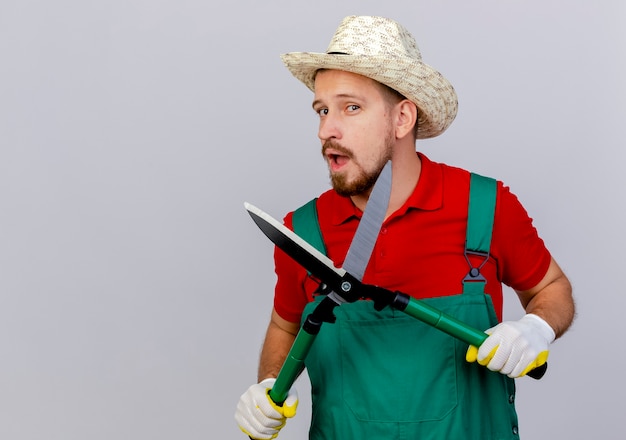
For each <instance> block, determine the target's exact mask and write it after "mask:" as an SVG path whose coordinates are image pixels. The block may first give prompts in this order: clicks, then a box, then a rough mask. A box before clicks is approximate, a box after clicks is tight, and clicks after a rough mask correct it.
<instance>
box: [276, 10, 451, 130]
mask: <svg viewBox="0 0 626 440" xmlns="http://www.w3.org/2000/svg"><path fill="white" fill-rule="evenodd" d="M281 58H282V60H283V62H284V63H285V65H286V66H287V68H288V69H289V71H291V73H292V74H293V75H294V76H295V77H296V78H298V79H299V80H300V81H302V82H303V83H304V84H305V85H306V86H307V87H308V88H309V89H311V90H315V74H316V72H317V71H318V70H320V69H333V70H344V71H347V72H352V73H357V74H359V75H363V76H366V77H368V78H371V79H373V80H375V81H378V82H380V83H382V84H385V85H387V86H389V87H391V88H392V89H394V90H396V91H398V92H400V93H401V94H402V95H404V96H405V97H406V98H408V99H409V100H411V101H412V102H414V103H415V104H416V105H417V107H418V108H419V109H420V113H421V115H420V118H419V119H418V128H417V138H418V139H426V138H432V137H435V136H438V135H439V134H441V133H443V132H444V131H445V130H446V129H447V128H448V127H449V126H450V124H451V123H452V121H453V120H454V118H455V116H456V112H457V108H458V101H457V96H456V92H455V91H454V88H453V87H452V85H451V84H450V83H449V82H448V80H446V79H445V78H444V77H443V76H442V75H441V74H440V73H439V72H437V71H436V70H435V69H433V68H432V67H430V66H429V65H427V64H424V63H423V62H422V55H421V54H420V51H419V48H418V47H417V43H416V42H415V39H414V38H413V36H411V34H410V33H409V32H408V31H407V30H406V29H405V28H404V27H403V26H402V25H400V24H399V23H397V22H395V21H393V20H390V19H388V18H383V17H364V16H350V17H346V18H344V19H343V21H342V22H341V24H340V26H339V28H338V29H337V31H336V32H335V35H334V36H333V38H332V40H331V41H330V44H329V45H328V49H327V50H326V53H313V52H291V53H287V54H283V55H281Z"/></svg>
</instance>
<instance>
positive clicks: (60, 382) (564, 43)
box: [0, 0, 626, 440]
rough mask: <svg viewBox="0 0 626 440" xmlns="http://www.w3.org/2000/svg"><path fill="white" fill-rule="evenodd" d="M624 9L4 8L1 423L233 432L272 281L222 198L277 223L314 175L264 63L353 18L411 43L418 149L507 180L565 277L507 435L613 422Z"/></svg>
mask: <svg viewBox="0 0 626 440" xmlns="http://www.w3.org/2000/svg"><path fill="white" fill-rule="evenodd" d="M383 3H384V5H383ZM625 5H626V3H624V2H623V1H621V0H615V1H608V0H607V1H594V2H590V1H580V0H568V1H566V0H561V1H556V0H555V1H551V0H527V1H496V0H474V1H471V2H468V1H452V0H446V1H438V2H434V1H426V0H413V1H410V2H408V1H407V2H393V1H389V2H381V1H380V0H378V1H367V0H366V1H364V0H361V1H356V0H352V1H341V2H339V1H326V0H323V1H318V2H296V1H288V0H283V1H271V0H268V1H265V2H256V1H252V0H245V1H233V2H210V1H200V0H176V1H174V0H107V1H104V0H103V1H88V0H87V1H86V0H73V1H72V0H57V1H55V2H50V1H44V0H2V2H1V3H0V438H2V439H7V440H8V439H11V440H26V439H28V440H30V439H46V440H74V439H76V440H79V439H80V440H84V439H90V440H98V439H103V440H104V439H106V440H110V439H116V440H120V439H133V440H135V439H216V438H219V439H241V438H245V436H243V434H242V433H241V432H239V430H238V428H237V427H236V424H235V422H234V420H233V413H234V409H235V405H236V402H237V399H238V397H239V395H240V394H241V393H242V392H243V391H244V390H245V389H246V388H247V387H248V386H249V385H250V384H251V383H252V382H253V381H254V380H255V376H256V364H257V358H258V352H259V348H260V344H261V341H262V338H263V333H264V331H265V326H266V323H267V321H268V318H269V312H270V308H271V304H272V295H273V294H272V291H273V283H274V274H273V266H272V265H273V262H272V246H271V244H270V243H269V241H268V240H267V239H266V238H265V237H264V236H263V235H262V234H261V232H260V231H259V230H258V229H257V228H256V226H254V224H253V223H252V222H251V220H250V219H249V218H248V216H247V214H246V212H245V210H244V209H243V202H244V201H249V202H251V203H254V204H256V205H258V206H260V207H262V208H263V209H264V210H266V211H268V212H269V213H270V214H272V215H274V216H275V217H278V218H282V216H283V215H284V214H285V212H287V211H289V210H291V209H293V208H295V207H297V206H299V205H300V204H301V203H304V202H306V201H307V200H309V199H310V198H311V197H313V196H315V195H317V194H319V193H321V192H322V191H324V190H325V189H326V188H327V187H328V179H327V171H326V169H325V165H324V163H323V161H322V160H321V157H320V155H319V144H318V140H317V138H316V125H317V119H316V116H315V114H314V113H313V112H312V111H311V109H310V103H311V99H312V94H311V93H310V92H309V91H308V90H307V89H306V88H305V87H304V86H303V85H302V84H300V83H299V82H298V81H297V80H295V79H294V78H293V77H292V76H291V75H290V74H289V72H288V71H287V70H286V69H285V68H284V67H283V65H282V63H281V61H280V59H279V54H280V53H283V52H290V51H317V52H323V51H324V50H325V49H326V46H327V44H328V42H329V41H330V38H331V36H332V34H333V33H334V31H335V29H336V27H337V26H338V24H339V23H340V21H341V19H342V18H343V17H344V16H346V15H351V14H357V15H383V16H387V17H391V18H395V19H397V20H399V21H400V22H401V23H403V24H404V25H405V26H406V27H407V28H408V29H409V30H410V31H411V32H412V33H413V35H414V36H415V37H416V39H417V41H418V44H419V46H420V49H421V51H422V55H423V57H424V60H425V61H426V62H427V63H428V64H431V65H433V66H434V67H435V68H436V69H438V70H439V71H441V72H442V73H443V74H444V75H445V76H446V77H447V78H448V79H449V80H450V81H451V82H452V84H453V85H454V86H455V88H456V90H457V92H458V96H459V103H460V107H459V114H458V117H457V119H456V121H455V122H454V123H453V125H452V127H451V128H450V129H449V130H448V131H447V132H446V133H445V134H444V135H442V136H440V137H439V138H436V139H434V140H428V141H422V142H419V143H418V149H419V150H421V151H423V152H425V153H426V154H427V155H428V156H429V157H430V158H431V159H433V160H435V161H440V162H446V163H449V164H451V165H457V166H461V167H464V168H467V169H471V170H473V171H476V172H480V173H482V174H487V175H491V176H494V177H497V178H499V179H501V180H503V181H504V182H505V183H506V184H507V185H509V186H510V187H511V188H512V190H513V192H515V193H516V194H517V195H518V196H519V197H520V199H521V200H522V202H523V203H524V204H525V206H526V208H527V209H528V211H529V212H530V214H531V216H532V217H533V218H534V219H535V224H536V226H537V227H538V228H539V230H540V232H541V234H542V236H543V238H544V239H545V241H546V242H547V244H548V246H549V247H550V249H551V250H552V252H553V254H554V256H555V257H556V259H557V260H558V261H559V263H560V264H561V265H562V267H563V268H564V270H565V271H566V273H567V274H568V275H569V277H570V279H571V281H572V283H573V286H574V289H575V295H576V300H577V303H578V313H579V316H578V319H577V321H576V323H575V325H574V326H573V327H572V329H571V331H570V332H569V333H568V334H567V335H566V337H564V338H563V339H562V340H560V341H558V342H557V343H556V344H555V345H554V346H553V349H552V352H551V358H550V368H549V372H548V374H547V376H546V377H545V378H544V379H543V380H541V381H534V380H531V379H522V380H519V381H518V410H519V415H520V419H521V434H522V437H523V438H525V439H536V440H537V439H563V438H591V437H595V438H603V439H621V438H623V428H622V425H623V420H621V418H623V396H624V394H625V392H626V388H625V386H624V384H623V375H624V366H625V365H626V358H625V355H624V350H623V348H624V341H623V338H624V330H623V328H624V327H623V319H622V317H623V315H624V309H625V306H626V293H625V292H624V283H625V282H624V273H625V269H626V267H625V266H626V264H625V263H626V258H625V255H626V240H625V238H624V233H623V228H624V224H626V209H625V202H624V188H625V184H626V177H625V176H624V172H623V166H624V165H623V164H624V159H625V158H626V154H625V153H624V150H623V146H624V140H623V134H622V132H623V130H624V124H625V123H624V121H625V117H626V110H625V105H624V98H625V97H626V87H625V86H624V82H623V78H625V77H626V57H625V47H626V45H625V43H626V37H625V36H626V32H625V31H624V22H625V19H626V8H625ZM506 295H507V296H506V301H507V306H506V315H507V316H509V317H519V315H520V313H521V309H520V307H519V305H518V303H517V300H516V298H515V297H514V295H513V294H512V293H511V292H510V291H508V292H507V293H506ZM297 387H298V389H299V391H300V396H301V402H302V403H301V408H300V411H299V413H298V414H297V415H296V418H295V419H293V420H291V421H290V422H289V424H288V426H287V427H286V428H285V429H284V431H283V432H282V433H281V436H280V438H281V439H284V440H287V439H302V438H305V436H306V430H307V426H308V422H309V412H310V398H309V390H308V383H307V382H306V379H300V380H299V381H298V383H297ZM486 417H488V415H486Z"/></svg>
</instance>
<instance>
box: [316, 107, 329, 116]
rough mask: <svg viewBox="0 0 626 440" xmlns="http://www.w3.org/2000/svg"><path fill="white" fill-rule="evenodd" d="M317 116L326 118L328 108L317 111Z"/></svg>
mask: <svg viewBox="0 0 626 440" xmlns="http://www.w3.org/2000/svg"><path fill="white" fill-rule="evenodd" d="M316 112H317V114H318V115H320V116H326V115H327V114H328V109H327V108H320V109H317V110H316Z"/></svg>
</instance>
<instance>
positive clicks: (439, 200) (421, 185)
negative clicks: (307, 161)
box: [332, 153, 443, 225]
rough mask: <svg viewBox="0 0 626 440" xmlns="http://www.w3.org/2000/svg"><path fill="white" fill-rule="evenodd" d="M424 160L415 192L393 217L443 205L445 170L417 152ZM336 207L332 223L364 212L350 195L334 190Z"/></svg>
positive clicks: (339, 222)
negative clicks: (341, 194)
mask: <svg viewBox="0 0 626 440" xmlns="http://www.w3.org/2000/svg"><path fill="white" fill-rule="evenodd" d="M417 154H418V156H419V158H420V160H421V161H422V170H421V173H420V178H419V180H418V181H417V185H416V186H415V189H414V190H413V193H412V194H411V195H410V196H409V198H408V199H407V201H406V202H405V203H404V205H403V206H402V207H401V208H400V209H399V210H398V211H396V212H395V213H394V214H393V217H396V216H400V215H404V214H405V213H406V212H407V211H408V210H409V209H421V210H424V211H434V210H437V209H439V208H441V206H442V205H443V170H442V168H441V166H440V165H439V164H437V163H435V162H432V161H431V160H430V159H428V158H427V157H426V156H425V155H424V154H422V153H417ZM333 194H334V200H333V205H334V209H333V212H332V224H333V225H340V224H342V223H344V222H346V221H348V220H349V219H350V218H352V217H355V218H361V216H362V215H363V212H361V210H360V209H359V208H357V207H356V206H355V205H354V203H352V200H350V198H349V197H343V196H340V195H339V194H337V193H336V192H334V191H333Z"/></svg>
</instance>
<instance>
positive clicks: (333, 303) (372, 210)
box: [245, 162, 547, 406]
mask: <svg viewBox="0 0 626 440" xmlns="http://www.w3.org/2000/svg"><path fill="white" fill-rule="evenodd" d="M390 194H391V162H388V163H387V164H386V165H385V167H384V168H383V170H382V172H381V174H380V175H379V177H378V179H377V181H376V184H375V185H374V187H373V189H372V193H371V194H370V197H369V200H368V203H367V205H366V207H365V210H364V212H363V216H362V218H361V220H360V222H359V226H358V227H357V230H356V232H355V235H354V237H353V239H352V242H351V244H350V247H349V249H348V253H347V255H346V258H345V260H344V264H343V267H341V268H337V267H335V265H334V263H333V261H332V260H330V259H329V258H328V257H327V256H326V255H324V254H323V253H321V252H320V251H318V250H317V249H316V248H314V247H313V246H312V245H310V244H309V243H308V242H306V241H305V240H303V239H302V238H301V237H299V236H298V235H297V234H296V233H294V232H293V231H292V230H290V229H289V228H287V227H286V226H284V225H283V224H282V223H280V222H279V221H277V220H276V219H275V218H273V217H272V216H270V215H269V214H267V213H266V212H264V211H262V210H261V209H259V208H257V207H256V206H254V205H251V204H249V203H245V208H246V210H247V211H248V213H249V214H250V216H251V217H252V219H253V220H254V222H255V223H256V224H257V226H258V227H259V228H260V229H261V231H263V233H264V234H265V235H266V236H267V237H268V238H269V239H270V240H271V241H272V242H273V243H274V244H275V245H276V246H277V247H278V248H280V249H281V250H282V251H284V252H285V253H286V254H287V255H289V256H290V257H291V258H293V259H294V260H295V261H296V262H297V263H298V264H300V265H301V266H302V267H304V268H305V269H306V270H307V271H309V273H310V274H311V275H312V276H314V277H315V278H316V279H317V280H320V288H319V289H318V292H320V293H321V294H323V295H324V298H323V299H322V300H321V301H320V302H319V304H318V305H317V306H316V308H315V309H314V310H313V311H312V312H311V313H310V314H309V315H308V316H307V317H306V319H305V321H304V323H303V324H302V327H301V328H300V331H299V332H298V334H297V336H296V338H295V340H294V343H293V345H292V347H291V349H290V351H289V353H288V355H287V358H286V359H285V362H284V363H283V366H282V368H281V370H280V372H279V374H278V377H277V378H276V382H275V383H274V386H273V387H272V389H271V390H270V392H269V396H270V398H271V399H272V401H274V403H276V404H277V405H279V406H280V405H282V404H283V403H284V401H285V399H286V398H287V395H288V393H289V390H290V389H291V386H292V385H293V383H294V382H295V380H296V379H297V377H298V375H299V374H300V373H301V372H302V370H303V369H304V361H305V359H306V356H307V354H308V352H309V349H310V347H311V345H312V344H313V342H314V341H315V337H316V336H317V334H318V333H319V331H320V329H321V327H322V324H323V323H325V322H326V323H334V322H335V316H334V313H333V310H334V308H335V307H338V306H341V305H342V304H344V303H351V302H356V301H359V300H362V299H368V300H371V301H373V303H374V308H375V310H378V311H380V310H382V309H384V308H385V307H392V308H394V309H396V310H399V311H402V312H404V313H406V314H408V315H409V316H412V317H414V318H416V319H418V320H420V321H422V322H423V323H425V324H427V325H430V326H432V327H434V328H436V329H438V330H440V331H442V332H445V333H447V334H449V335H451V336H453V337H455V338H457V339H459V340H461V341H463V342H465V343H467V344H468V345H473V346H475V347H480V345H481V344H482V343H483V342H484V341H485V340H486V339H487V338H488V337H489V335H488V334H486V333H485V332H483V331H481V330H478V329H476V328H474V327H472V326H470V325H467V324H465V323H464V322H461V321H459V320H458V319H456V318H454V317H453V316H450V315H448V314H446V313H444V312H442V311H440V310H438V309H437V308H435V307H433V306H431V305H429V304H427V303H425V302H423V301H420V300H418V299H416V298H412V297H411V296H409V295H408V294H406V293H402V292H398V291H390V290H387V289H385V288H382V287H378V286H374V285H369V284H364V283H362V282H361V281H362V279H363V274H364V273H365V268H366V267H367V264H368V262H369V259H370V255H371V253H372V250H373V249H374V245H375V243H376V239H377V237H378V233H379V231H380V228H381V226H382V223H383V221H384V219H385V216H386V213H387V207H388V203H389V197H390ZM546 369H547V364H543V365H541V366H540V367H538V368H536V369H534V370H532V371H530V372H529V373H528V374H527V375H528V376H530V377H532V378H535V379H540V378H541V377H542V376H543V375H544V374H545V371H546Z"/></svg>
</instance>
